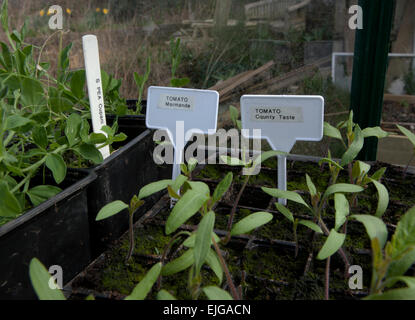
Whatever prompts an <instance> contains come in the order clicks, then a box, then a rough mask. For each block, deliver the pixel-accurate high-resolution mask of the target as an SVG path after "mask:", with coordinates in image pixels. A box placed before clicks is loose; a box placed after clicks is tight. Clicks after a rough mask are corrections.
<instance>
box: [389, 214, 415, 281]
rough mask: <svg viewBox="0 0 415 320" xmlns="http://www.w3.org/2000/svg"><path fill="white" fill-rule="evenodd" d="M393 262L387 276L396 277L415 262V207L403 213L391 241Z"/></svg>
mask: <svg viewBox="0 0 415 320" xmlns="http://www.w3.org/2000/svg"><path fill="white" fill-rule="evenodd" d="M391 244H392V245H391V247H392V250H391V251H392V252H391V254H390V255H391V256H392V259H393V262H392V263H391V264H390V266H389V269H388V273H387V276H388V277H395V276H401V275H403V274H405V272H406V271H407V270H408V269H409V268H410V266H411V265H412V264H413V263H414V262H415V207H414V208H412V209H410V210H409V211H408V212H407V213H405V214H404V215H403V217H402V218H401V220H400V221H399V223H398V225H397V226H396V231H395V233H394V235H393V236H392V241H391Z"/></svg>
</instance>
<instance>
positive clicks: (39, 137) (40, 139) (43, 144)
mask: <svg viewBox="0 0 415 320" xmlns="http://www.w3.org/2000/svg"><path fill="white" fill-rule="evenodd" d="M32 138H33V141H34V143H36V145H37V146H38V147H40V148H42V149H46V148H47V146H48V134H47V132H46V129H45V127H44V126H36V127H34V128H33V130H32Z"/></svg>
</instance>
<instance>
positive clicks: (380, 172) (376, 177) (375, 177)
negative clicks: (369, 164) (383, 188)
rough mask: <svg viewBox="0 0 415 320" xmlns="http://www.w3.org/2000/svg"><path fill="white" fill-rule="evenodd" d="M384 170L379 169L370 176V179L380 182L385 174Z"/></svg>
mask: <svg viewBox="0 0 415 320" xmlns="http://www.w3.org/2000/svg"><path fill="white" fill-rule="evenodd" d="M385 171H386V168H380V169H379V170H378V171H376V172H375V173H374V174H373V175H372V179H373V180H376V181H380V179H382V177H383V175H384V174H385Z"/></svg>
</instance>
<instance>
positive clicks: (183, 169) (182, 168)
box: [156, 141, 189, 174]
mask: <svg viewBox="0 0 415 320" xmlns="http://www.w3.org/2000/svg"><path fill="white" fill-rule="evenodd" d="M158 142H159V141H156V143H158ZM161 143H163V142H160V144H161ZM180 170H181V171H182V172H183V173H184V174H189V170H187V166H186V165H185V164H184V163H181V164H180Z"/></svg>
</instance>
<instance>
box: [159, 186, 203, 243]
mask: <svg viewBox="0 0 415 320" xmlns="http://www.w3.org/2000/svg"><path fill="white" fill-rule="evenodd" d="M208 199H209V197H208V196H206V195H205V194H201V193H199V192H197V191H195V190H188V191H187V192H186V193H185V194H184V195H183V196H182V197H181V199H180V200H179V201H177V203H176V205H175V206H174V208H173V210H172V211H171V213H170V215H169V217H168V218H167V221H166V234H167V235H169V234H171V233H172V232H174V231H176V230H177V228H178V227H180V226H181V225H182V224H183V223H185V222H186V221H187V220H188V219H189V218H191V217H192V216H193V215H194V214H195V213H196V212H198V211H199V209H200V208H201V207H202V206H203V204H204V203H205V202H206V201H207V200H208Z"/></svg>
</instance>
